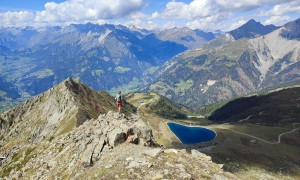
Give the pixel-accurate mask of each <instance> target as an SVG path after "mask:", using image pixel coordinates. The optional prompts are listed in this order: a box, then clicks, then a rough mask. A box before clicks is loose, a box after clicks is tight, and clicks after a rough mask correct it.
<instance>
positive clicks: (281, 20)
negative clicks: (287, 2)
mask: <svg viewBox="0 0 300 180" xmlns="http://www.w3.org/2000/svg"><path fill="white" fill-rule="evenodd" d="M288 21H291V18H290V17H289V16H271V17H270V18H269V19H267V20H266V21H265V22H264V24H274V25H277V26H281V25H283V24H285V23H287V22H288Z"/></svg>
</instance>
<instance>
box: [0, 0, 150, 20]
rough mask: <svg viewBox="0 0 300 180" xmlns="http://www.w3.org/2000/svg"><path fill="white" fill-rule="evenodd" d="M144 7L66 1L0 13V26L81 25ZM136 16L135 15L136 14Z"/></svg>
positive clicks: (135, 0)
mask: <svg viewBox="0 0 300 180" xmlns="http://www.w3.org/2000/svg"><path fill="white" fill-rule="evenodd" d="M144 5H145V3H144V1H143V0H126V1H124V0H114V1H111V0H68V1H65V2H62V3H55V2H48V3H46V4H45V10H43V11H37V12H35V13H33V12H28V11H19V12H4V13H0V17H1V19H0V26H17V25H33V24H39V25H41V24H47V25H53V24H65V23H66V22H77V23H81V22H84V21H97V20H99V19H116V18H124V17H127V16H129V15H131V14H134V13H136V12H138V11H139V10H140V9H141V8H142V7H143V6H144ZM136 15H137V14H136Z"/></svg>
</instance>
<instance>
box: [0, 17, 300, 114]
mask: <svg viewBox="0 0 300 180" xmlns="http://www.w3.org/2000/svg"><path fill="white" fill-rule="evenodd" d="M298 21H299V20H297V21H294V22H291V23H288V24H287V25H285V26H284V27H281V28H279V27H276V26H273V25H267V26H264V25H262V24H260V23H259V22H255V21H254V20H250V21H249V22H247V23H246V24H244V25H242V26H241V27H239V28H237V29H235V30H232V31H230V32H228V33H226V34H224V35H220V36H218V37H216V36H217V34H213V33H210V32H204V31H201V30H192V29H189V28H172V29H166V30H156V31H149V30H143V29H137V28H133V27H130V28H128V27H125V26H121V25H109V24H105V25H95V24H91V23H87V24H72V25H69V26H65V27H58V26H57V27H44V28H33V27H26V28H2V29H0V50H1V51H0V110H1V109H2V106H3V107H7V103H4V104H3V105H2V104H1V102H3V101H5V102H10V103H12V105H11V106H13V104H14V102H11V100H15V99H18V98H19V99H18V101H22V99H21V100H20V98H26V97H31V96H35V95H37V94H39V93H41V92H43V91H45V90H47V89H49V88H50V87H52V86H53V85H55V84H57V83H59V82H61V81H62V80H64V79H65V78H67V77H68V76H71V77H73V78H74V79H76V80H79V81H81V82H83V83H85V84H87V85H88V86H90V87H92V88H94V89H96V90H111V91H116V90H117V89H119V88H121V89H123V90H124V91H126V92H128V91H132V90H137V89H138V88H141V87H144V86H145V85H147V84H152V85H149V88H148V90H149V91H156V92H158V93H162V94H164V95H166V96H167V97H169V98H172V100H178V102H179V103H181V104H184V105H187V104H190V106H194V105H196V104H197V105H204V104H211V103H213V102H217V101H220V100H224V99H227V98H230V97H232V96H237V95H243V94H247V93H249V92H254V91H256V90H258V89H260V88H265V87H267V86H273V85H276V84H278V83H284V82H287V81H291V80H294V79H297V78H298V74H297V68H298V64H299V61H298V60H299V58H298V54H299V53H298V49H299V47H298V44H299V40H298V39H297V38H299V33H298V31H297V28H299V22H298ZM277 28H279V29H277ZM249 38H250V39H249ZM282 47H284V48H282ZM180 53H181V54H180ZM271 72H273V73H276V74H275V75H274V74H272V73H271ZM275 77H276V78H277V79H274V78H275ZM153 80H155V82H153ZM217 85H218V87H219V89H218V88H211V87H217ZM221 87H222V88H221ZM203 94H205V95H203ZM207 97H208V98H207Z"/></svg>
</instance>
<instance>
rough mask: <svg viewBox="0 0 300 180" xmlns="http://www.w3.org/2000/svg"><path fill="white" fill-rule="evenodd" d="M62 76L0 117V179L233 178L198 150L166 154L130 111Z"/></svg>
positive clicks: (167, 150) (137, 117)
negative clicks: (49, 86) (120, 111)
mask: <svg viewBox="0 0 300 180" xmlns="http://www.w3.org/2000/svg"><path fill="white" fill-rule="evenodd" d="M112 103H113V98H112V97H111V96H109V95H108V94H107V93H104V92H102V93H98V92H95V91H93V90H91V89H89V88H88V87H87V86H85V85H83V84H81V83H76V82H74V81H73V80H72V79H67V80H66V81H64V82H62V83H61V84H59V85H58V86H56V87H54V88H51V89H50V90H48V91H47V92H45V93H43V94H41V95H38V96H37V97H35V98H33V99H31V100H28V101H27V102H26V103H25V104H23V105H20V106H18V107H16V108H15V109H12V110H10V111H7V112H5V113H2V114H0V116H1V119H0V122H1V123H0V133H1V134H0V142H1V143H0V157H1V159H0V167H1V168H0V178H4V179H94V178H96V179H162V178H168V179H177V178H180V179H201V178H203V177H205V178H216V179H234V178H236V177H235V176H234V175H232V174H230V173H227V172H224V171H223V170H222V169H221V168H220V165H218V164H215V163H213V162H212V161H211V158H210V157H209V156H206V155H204V154H202V153H200V152H199V151H197V150H191V153H187V152H186V150H184V149H182V150H176V149H165V148H162V147H161V146H160V145H158V144H157V143H156V141H155V138H154V137H153V134H152V130H151V128H150V127H149V125H148V123H146V121H145V120H143V119H141V117H140V116H138V115H135V114H132V113H130V112H134V111H135V108H133V107H132V105H130V104H127V105H126V106H125V112H126V113H127V115H125V114H123V113H114V112H112V111H110V110H112V109H113V108H115V107H114V105H113V104H112Z"/></svg>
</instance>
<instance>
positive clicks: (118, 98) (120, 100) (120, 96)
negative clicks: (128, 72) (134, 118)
mask: <svg viewBox="0 0 300 180" xmlns="http://www.w3.org/2000/svg"><path fill="white" fill-rule="evenodd" d="M117 102H122V95H121V94H118V95H117Z"/></svg>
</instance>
